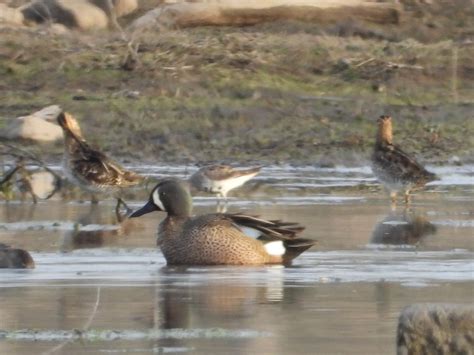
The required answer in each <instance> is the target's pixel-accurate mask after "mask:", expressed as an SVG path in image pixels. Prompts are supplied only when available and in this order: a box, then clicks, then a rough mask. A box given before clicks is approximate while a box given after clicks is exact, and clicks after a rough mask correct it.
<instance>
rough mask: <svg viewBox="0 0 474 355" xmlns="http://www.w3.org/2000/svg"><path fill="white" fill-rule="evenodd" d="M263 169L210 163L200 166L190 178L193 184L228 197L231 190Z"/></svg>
mask: <svg viewBox="0 0 474 355" xmlns="http://www.w3.org/2000/svg"><path fill="white" fill-rule="evenodd" d="M260 170H261V167H260V166H258V167H254V168H250V169H234V168H233V167H231V166H228V165H209V166H204V167H202V168H200V169H199V170H198V171H196V172H195V173H194V174H193V175H191V177H190V178H189V182H190V183H191V186H192V187H194V188H195V189H197V190H199V191H203V192H209V193H212V194H216V195H217V196H218V197H223V198H224V200H225V199H227V194H228V193H229V191H231V190H233V189H235V188H237V187H239V186H242V185H243V184H245V183H246V182H247V181H249V180H250V179H251V178H253V177H254V176H255V175H257V174H258V173H259V172H260Z"/></svg>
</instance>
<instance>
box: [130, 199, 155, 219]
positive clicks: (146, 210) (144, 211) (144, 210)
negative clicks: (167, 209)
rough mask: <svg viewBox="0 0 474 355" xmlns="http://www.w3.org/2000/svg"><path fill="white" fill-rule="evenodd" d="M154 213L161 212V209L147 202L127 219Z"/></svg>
mask: <svg viewBox="0 0 474 355" xmlns="http://www.w3.org/2000/svg"><path fill="white" fill-rule="evenodd" d="M154 211H161V209H160V208H158V206H156V205H155V204H154V203H153V202H151V201H148V202H147V204H146V205H145V206H143V207H142V208H140V209H139V210H136V211H135V212H133V213H132V214H131V215H130V217H129V218H134V217H140V216H143V215H144V214H147V213H150V212H154Z"/></svg>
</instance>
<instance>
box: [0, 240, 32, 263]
mask: <svg viewBox="0 0 474 355" xmlns="http://www.w3.org/2000/svg"><path fill="white" fill-rule="evenodd" d="M34 267H35V262H34V261H33V258H32V257H31V255H30V253H28V252H27V251H26V250H23V249H14V248H11V247H10V246H8V245H6V244H3V243H0V269H2V268H7V269H34Z"/></svg>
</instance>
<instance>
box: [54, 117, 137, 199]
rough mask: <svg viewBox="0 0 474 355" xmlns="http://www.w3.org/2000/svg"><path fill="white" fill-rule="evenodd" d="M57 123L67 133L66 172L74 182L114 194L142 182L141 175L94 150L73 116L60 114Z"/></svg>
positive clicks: (92, 190)
mask: <svg viewBox="0 0 474 355" xmlns="http://www.w3.org/2000/svg"><path fill="white" fill-rule="evenodd" d="M57 120H58V124H59V125H60V126H61V127H62V129H63V132H64V146H65V149H64V158H63V170H64V173H65V175H66V177H67V178H68V179H69V180H70V181H71V182H72V183H74V184H76V185H77V186H79V187H81V188H82V189H84V190H86V191H88V192H90V193H91V194H94V193H97V192H115V191H118V190H119V189H120V188H124V187H130V186H134V185H137V184H139V183H140V182H141V181H142V180H143V177H142V176H140V175H138V174H136V173H134V172H132V171H129V170H126V169H124V168H123V167H121V166H120V165H119V164H118V163H116V162H115V161H113V160H112V159H110V158H108V157H107V156H106V155H105V154H103V153H102V152H100V151H98V150H95V149H93V148H91V147H90V146H89V145H88V144H87V142H86V140H85V139H84V138H83V136H82V132H81V128H80V127H79V124H78V123H77V121H76V119H75V118H74V117H73V116H72V115H70V114H69V113H61V114H60V115H59V116H58V118H57ZM93 201H95V200H94V199H93Z"/></svg>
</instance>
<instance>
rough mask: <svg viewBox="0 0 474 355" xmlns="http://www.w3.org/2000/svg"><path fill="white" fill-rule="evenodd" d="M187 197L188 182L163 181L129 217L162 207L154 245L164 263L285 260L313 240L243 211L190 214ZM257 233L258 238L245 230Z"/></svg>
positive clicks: (289, 225) (284, 224)
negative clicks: (160, 220) (242, 212)
mask: <svg viewBox="0 0 474 355" xmlns="http://www.w3.org/2000/svg"><path fill="white" fill-rule="evenodd" d="M191 209H192V198H191V194H190V193H189V190H188V188H187V185H186V184H184V183H183V182H181V181H178V180H164V181H163V182H161V183H159V184H158V185H157V186H156V187H155V188H154V189H153V191H152V193H151V195H150V198H149V200H148V202H147V203H146V204H145V206H143V207H142V208H141V209H139V210H137V211H135V212H134V213H133V214H132V215H131V216H130V217H139V216H142V215H144V214H146V213H149V212H152V211H165V212H167V214H168V215H167V217H166V218H165V219H164V220H163V221H162V222H161V223H160V226H159V228H158V246H159V247H160V248H161V250H162V252H163V254H164V256H165V258H166V261H167V263H168V264H169V265H259V264H289V263H290V262H291V260H292V259H294V258H295V257H297V256H298V255H299V254H301V253H302V252H304V251H305V250H306V249H308V248H310V247H311V246H312V245H314V244H315V241H314V240H311V239H303V238H299V237H298V236H297V235H298V233H300V232H301V231H302V230H303V229H304V227H302V226H300V225H298V224H297V223H288V222H281V221H267V220H264V219H260V218H257V217H253V216H248V215H245V214H240V213H235V214H227V213H226V214H224V213H214V214H206V215H201V216H196V217H191ZM247 229H252V230H253V231H255V232H258V238H257V239H254V238H251V237H249V236H247V235H246V234H245V233H244V230H247Z"/></svg>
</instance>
